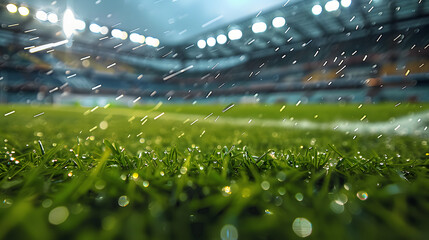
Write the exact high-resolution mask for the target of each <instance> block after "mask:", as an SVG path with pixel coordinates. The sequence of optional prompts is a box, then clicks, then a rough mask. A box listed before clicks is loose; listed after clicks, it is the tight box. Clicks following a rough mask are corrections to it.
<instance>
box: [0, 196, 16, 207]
mask: <svg viewBox="0 0 429 240" xmlns="http://www.w3.org/2000/svg"><path fill="white" fill-rule="evenodd" d="M12 204H13V200H12V199H10V198H5V199H3V201H1V202H0V208H8V207H10V206H12Z"/></svg>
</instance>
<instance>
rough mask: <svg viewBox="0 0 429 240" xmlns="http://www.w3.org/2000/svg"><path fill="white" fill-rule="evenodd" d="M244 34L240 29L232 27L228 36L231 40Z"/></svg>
mask: <svg viewBox="0 0 429 240" xmlns="http://www.w3.org/2000/svg"><path fill="white" fill-rule="evenodd" d="M242 36H243V33H242V32H241V30H240V29H232V30H231V31H229V32H228V37H229V39H231V40H238V39H240V38H241V37H242Z"/></svg>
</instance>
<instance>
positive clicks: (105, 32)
mask: <svg viewBox="0 0 429 240" xmlns="http://www.w3.org/2000/svg"><path fill="white" fill-rule="evenodd" d="M100 33H101V34H103V35H106V34H107V33H109V28H107V27H106V26H102V27H101V28H100Z"/></svg>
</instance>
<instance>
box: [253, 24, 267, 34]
mask: <svg viewBox="0 0 429 240" xmlns="http://www.w3.org/2000/svg"><path fill="white" fill-rule="evenodd" d="M265 30H267V24H265V23H264V22H257V23H254V24H253V25H252V31H253V32H254V33H262V32H265Z"/></svg>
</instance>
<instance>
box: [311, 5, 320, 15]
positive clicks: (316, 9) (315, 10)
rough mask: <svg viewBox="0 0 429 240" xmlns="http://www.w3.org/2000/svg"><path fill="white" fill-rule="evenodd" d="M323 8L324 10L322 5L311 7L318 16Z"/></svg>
mask: <svg viewBox="0 0 429 240" xmlns="http://www.w3.org/2000/svg"><path fill="white" fill-rule="evenodd" d="M322 10H323V9H322V6H320V5H314V6H313V8H312V9H311V12H312V13H313V14H314V15H316V16H317V15H320V14H321V13H322Z"/></svg>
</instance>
